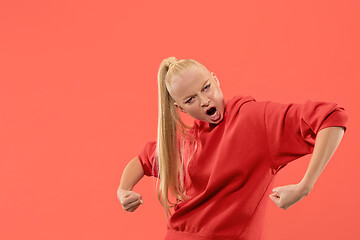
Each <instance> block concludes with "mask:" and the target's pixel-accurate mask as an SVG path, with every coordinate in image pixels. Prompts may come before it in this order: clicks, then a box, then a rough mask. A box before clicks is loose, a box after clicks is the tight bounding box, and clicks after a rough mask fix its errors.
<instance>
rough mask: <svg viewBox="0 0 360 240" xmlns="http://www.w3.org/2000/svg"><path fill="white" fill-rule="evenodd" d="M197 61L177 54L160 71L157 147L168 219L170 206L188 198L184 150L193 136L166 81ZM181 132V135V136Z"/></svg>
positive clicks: (161, 192)
mask: <svg viewBox="0 0 360 240" xmlns="http://www.w3.org/2000/svg"><path fill="white" fill-rule="evenodd" d="M194 63H195V64H196V61H194V60H180V61H178V60H177V59H176V58H175V57H169V58H167V59H164V60H163V61H162V62H161V64H160V67H159V71H158V91H159V115H158V134H157V147H156V152H157V161H158V167H159V169H158V173H159V178H158V180H160V186H159V187H158V198H159V201H160V203H161V205H162V206H163V207H164V209H165V214H166V218H167V219H168V218H169V215H171V212H170V208H172V207H174V206H176V205H177V204H178V203H179V202H181V201H184V200H186V199H187V198H188V196H187V195H186V189H185V186H184V167H183V160H184V158H183V156H184V155H183V153H184V151H183V150H184V142H185V139H186V138H188V137H192V135H189V134H188V133H189V129H190V127H188V126H186V125H185V124H184V123H183V121H182V120H181V118H180V116H179V114H178V110H177V108H176V106H175V105H174V100H173V98H172V97H171V95H170V93H169V91H168V89H167V87H166V83H169V80H170V79H171V77H172V76H174V75H176V74H180V73H181V72H182V71H184V70H186V69H188V67H189V66H191V65H193V64H194ZM199 64H200V63H199ZM178 131H179V132H180V133H181V135H178ZM192 139H194V138H192ZM179 143H181V144H179ZM179 145H180V149H179ZM179 150H180V151H179ZM194 151H196V147H195V150H194ZM189 160H190V159H189ZM186 169H187V168H186ZM158 180H157V181H158ZM157 186H158V182H157ZM169 190H170V192H171V194H172V195H173V196H174V197H176V199H177V201H176V203H172V202H171V201H170V200H169ZM169 204H170V205H169Z"/></svg>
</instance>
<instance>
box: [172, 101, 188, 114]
mask: <svg viewBox="0 0 360 240" xmlns="http://www.w3.org/2000/svg"><path fill="white" fill-rule="evenodd" d="M174 105H175V107H177V108H178V109H180V111H182V112H184V113H186V112H185V111H184V109H183V108H182V107H180V106H179V105H177V103H176V102H174Z"/></svg>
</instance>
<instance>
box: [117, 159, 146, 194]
mask: <svg viewBox="0 0 360 240" xmlns="http://www.w3.org/2000/svg"><path fill="white" fill-rule="evenodd" d="M143 176H144V170H143V168H142V166H141V163H140V160H139V158H138V157H135V158H134V159H132V160H131V161H130V162H129V163H128V164H127V165H126V167H125V169H124V171H123V174H122V176H121V180H120V186H119V189H122V190H128V191H131V190H132V189H133V188H134V186H135V185H136V184H137V183H138V182H139V181H140V179H141V178H142V177H143Z"/></svg>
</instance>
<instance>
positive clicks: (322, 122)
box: [264, 101, 348, 171]
mask: <svg viewBox="0 0 360 240" xmlns="http://www.w3.org/2000/svg"><path fill="white" fill-rule="evenodd" d="M347 119H348V115H347V113H346V111H345V109H344V107H342V106H340V105H338V104H336V103H331V102H315V101H306V102H305V103H304V104H296V103H290V104H282V103H276V102H267V104H266V107H265V116H264V120H265V128H266V134H267V138H268V145H269V150H270V155H271V156H270V158H271V164H272V168H273V169H274V170H275V171H278V170H279V169H280V168H282V167H284V166H285V165H286V164H287V163H289V162H291V161H293V160H295V159H297V158H300V157H302V156H304V155H306V154H309V153H312V152H313V150H314V146H315V139H316V135H317V134H318V132H319V131H320V130H321V129H323V128H326V127H335V126H338V127H344V130H345V131H346V123H347Z"/></svg>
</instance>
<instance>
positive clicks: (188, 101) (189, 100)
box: [185, 97, 194, 103]
mask: <svg viewBox="0 0 360 240" xmlns="http://www.w3.org/2000/svg"><path fill="white" fill-rule="evenodd" d="M193 99H194V97H191V98H189V99H188V100H187V101H186V102H185V103H191V102H192V100H193Z"/></svg>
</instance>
